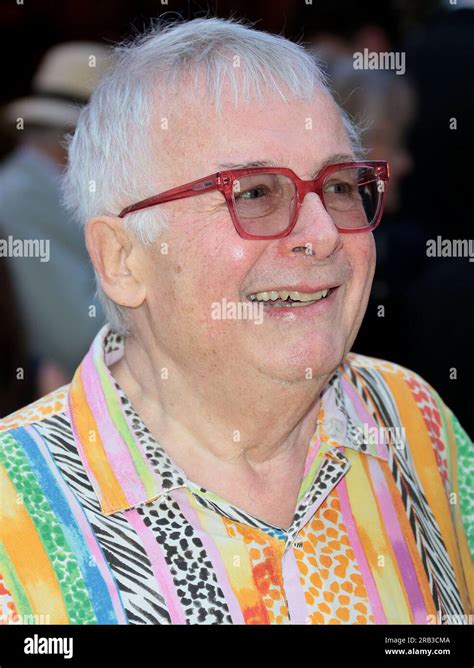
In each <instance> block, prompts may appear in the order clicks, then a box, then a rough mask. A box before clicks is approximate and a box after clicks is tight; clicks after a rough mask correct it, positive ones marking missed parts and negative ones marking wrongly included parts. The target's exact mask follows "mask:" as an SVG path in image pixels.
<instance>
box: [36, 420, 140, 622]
mask: <svg viewBox="0 0 474 668" xmlns="http://www.w3.org/2000/svg"><path fill="white" fill-rule="evenodd" d="M25 429H26V431H27V432H28V434H29V435H30V436H31V438H32V439H33V440H34V442H35V443H36V445H37V446H38V449H39V450H40V452H41V454H42V456H43V457H44V459H45V461H47V462H48V464H49V469H50V471H51V473H53V474H54V477H55V478H56V482H57V484H58V486H59V487H60V488H61V492H62V493H63V494H64V496H65V498H66V499H67V501H68V504H69V510H70V511H71V513H72V514H73V515H74V518H75V520H76V522H77V525H78V527H80V529H81V532H82V536H83V538H84V540H85V542H86V543H87V546H88V548H89V550H90V553H91V554H92V556H93V558H94V563H95V565H96V566H97V568H98V569H99V571H100V574H101V575H102V578H103V580H104V582H105V584H106V586H107V589H108V591H109V594H110V599H111V601H112V606H113V609H114V613H115V616H116V618H117V622H118V623H119V624H128V620H127V617H126V615H125V611H124V609H123V606H122V601H121V599H120V594H119V591H118V588H117V585H116V583H115V580H114V578H113V576H112V574H111V572H110V569H109V566H108V563H107V561H106V560H105V558H104V555H103V553H102V550H101V549H100V547H99V545H98V544H97V540H96V538H95V536H94V533H93V531H92V529H91V527H90V525H89V522H88V521H87V520H86V518H85V516H84V509H83V508H82V506H81V505H80V503H79V502H78V500H77V498H76V496H75V495H74V494H73V493H72V491H71V489H70V487H69V486H68V485H66V483H65V481H64V479H63V477H62V475H61V474H60V472H59V471H58V468H57V465H56V462H55V460H54V459H53V457H52V455H51V453H50V451H49V450H48V449H47V448H46V447H45V445H44V442H43V440H42V439H41V438H40V437H39V435H38V433H37V432H36V430H35V429H32V428H31V427H25Z"/></svg>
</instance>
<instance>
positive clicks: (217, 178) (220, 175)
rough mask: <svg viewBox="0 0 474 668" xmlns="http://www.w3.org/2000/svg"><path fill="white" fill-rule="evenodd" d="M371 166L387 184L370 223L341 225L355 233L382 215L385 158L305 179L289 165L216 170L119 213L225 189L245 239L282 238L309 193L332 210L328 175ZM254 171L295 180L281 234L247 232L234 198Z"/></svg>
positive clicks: (341, 165)
mask: <svg viewBox="0 0 474 668" xmlns="http://www.w3.org/2000/svg"><path fill="white" fill-rule="evenodd" d="M363 167H370V168H372V169H374V171H375V174H376V176H377V181H382V182H383V184H384V186H383V188H382V190H379V193H380V197H379V201H378V206H377V210H376V212H375V214H374V219H373V221H372V223H371V224H370V225H364V226H359V227H351V228H341V227H338V226H337V225H336V227H337V229H338V231H339V232H342V233H343V234H346V233H352V232H371V231H372V230H374V229H375V228H376V227H377V226H378V225H379V224H380V221H381V219H382V214H383V208H384V200H385V184H386V183H387V181H388V180H389V178H390V169H389V164H388V162H387V161H385V160H368V161H354V162H339V163H335V164H331V165H326V166H325V167H323V168H322V169H321V170H320V171H319V172H318V174H317V175H316V176H315V178H314V179H301V178H300V177H299V176H297V174H295V172H294V171H293V170H292V169H289V168H287V167H247V168H237V169H227V170H225V171H221V172H216V173H215V174H211V175H209V176H205V177H204V178H201V179H197V180H196V181H190V182H189V183H185V184H184V185H182V186H178V187H177V188H172V189H171V190H166V191H164V192H162V193H160V194H158V195H153V196H152V197H147V198H146V199H144V200H141V201H140V202H137V203H136V204H132V205H130V206H127V207H125V208H124V209H122V211H121V212H120V213H119V214H118V217H119V218H124V217H125V216H126V215H127V214H129V213H133V212H134V211H141V210H143V209H148V208H149V207H152V206H156V205H158V204H165V203H166V202H173V201H176V200H179V199H184V198H187V197H194V196H196V195H202V194H204V193H207V192H213V191H215V190H218V191H219V192H221V193H222V194H223V195H224V197H225V200H226V202H227V207H228V209H229V213H230V216H231V219H232V222H233V224H234V227H235V229H236V232H237V234H238V235H239V236H240V237H242V238H243V239H249V240H271V239H282V238H284V237H287V236H288V235H290V234H291V232H292V231H293V229H294V227H295V225H296V223H297V220H298V216H299V212H300V209H301V206H302V204H303V200H304V198H305V196H306V195H307V194H308V193H310V192H313V193H316V194H317V195H318V196H319V198H320V199H321V202H322V204H323V206H324V208H325V209H326V211H327V212H328V214H329V215H331V213H330V211H328V209H327V207H326V204H325V201H324V193H323V184H324V181H325V179H326V178H327V177H328V176H330V175H331V174H332V173H334V172H337V171H339V170H341V169H351V168H363ZM252 174H282V175H283V176H287V177H288V178H290V179H291V181H292V182H293V183H294V184H295V189H296V205H295V208H294V212H293V216H292V217H291V219H290V223H289V225H288V227H287V228H286V229H285V230H284V232H279V233H278V234H273V235H254V234H250V233H249V232H247V231H246V230H245V229H244V228H243V227H242V225H241V224H240V220H239V214H238V212H237V209H236V206H235V199H234V195H235V193H234V183H235V181H238V180H239V179H240V178H242V177H244V176H251V175H252Z"/></svg>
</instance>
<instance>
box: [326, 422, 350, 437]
mask: <svg viewBox="0 0 474 668" xmlns="http://www.w3.org/2000/svg"><path fill="white" fill-rule="evenodd" d="M324 428H325V430H326V432H327V433H328V434H329V436H332V437H333V438H337V439H341V438H343V437H344V435H345V433H346V425H345V424H344V422H343V421H342V420H339V419H338V418H329V419H328V420H327V421H326V423H325V425H324Z"/></svg>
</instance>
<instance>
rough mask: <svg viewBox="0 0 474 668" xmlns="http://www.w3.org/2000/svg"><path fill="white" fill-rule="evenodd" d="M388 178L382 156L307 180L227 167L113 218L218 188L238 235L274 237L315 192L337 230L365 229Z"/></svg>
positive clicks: (270, 170)
mask: <svg viewBox="0 0 474 668" xmlns="http://www.w3.org/2000/svg"><path fill="white" fill-rule="evenodd" d="M388 179H389V167H388V163H387V162H385V161H384V160H372V161H369V162H343V163H338V164H335V165H328V166H327V167H324V168H323V169H322V170H321V171H320V172H319V174H318V175H317V176H316V177H315V178H314V179H309V180H304V179H300V178H299V177H298V176H297V175H296V174H295V173H294V172H293V170H291V169H287V168H286V167H250V168H247V169H230V170H227V171H223V172H217V173H216V174H211V175H210V176H206V177H205V178H203V179H198V180H197V181H192V182H191V183H186V184H185V185H183V186H179V187H178V188H173V189H172V190H167V191H166V192H163V193H161V194H160V195H154V196H153V197H148V198H147V199H144V200H142V201H141V202H137V204H132V205H131V206H128V207H126V208H125V209H123V211H121V212H120V213H119V217H120V218H123V217H124V216H126V215H127V214H129V213H132V212H133V211H140V210H141V209H147V208H149V207H151V206H156V205H157V204H164V203H165V202H172V201H174V200H178V199H183V198H185V197H195V196H196V195H203V194H204V193H207V192H211V191H213V190H218V191H219V192H221V193H222V194H223V195H224V197H225V200H226V202H227V207H228V209H229V213H230V216H231V218H232V222H233V224H234V226H235V229H236V231H237V233H238V234H239V235H240V236H241V237H242V238H244V239H280V238H282V237H286V236H288V235H289V234H290V233H291V232H292V230H293V228H294V227H295V225H296V221H297V220H298V214H299V211H300V208H301V206H302V204H303V200H304V197H305V195H307V194H308V193H316V194H317V195H318V196H319V197H320V199H321V201H322V203H323V205H324V207H325V209H326V211H327V212H328V214H329V215H330V216H331V218H332V220H333V222H334V224H335V226H336V227H337V229H338V230H339V231H340V232H344V233H346V232H369V231H371V230H374V229H375V228H376V227H377V225H378V224H379V223H380V220H381V218H382V213H383V204H384V196H385V184H386V183H387V181H388Z"/></svg>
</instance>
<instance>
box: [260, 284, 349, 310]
mask: <svg viewBox="0 0 474 668" xmlns="http://www.w3.org/2000/svg"><path fill="white" fill-rule="evenodd" d="M334 290H336V288H335V287H334V288H327V289H326V290H321V291H320V292H298V291H293V290H292V291H287V290H279V291H276V290H269V291H267V292H254V293H253V294H250V295H247V299H248V300H249V301H251V302H254V303H262V304H263V305H264V306H269V307H271V308H288V307H290V306H291V307H295V306H296V307H298V306H299V307H303V306H309V305H310V304H314V303H316V302H318V301H321V300H323V299H326V298H327V297H329V296H330V295H331V294H332V293H333V292H334Z"/></svg>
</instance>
